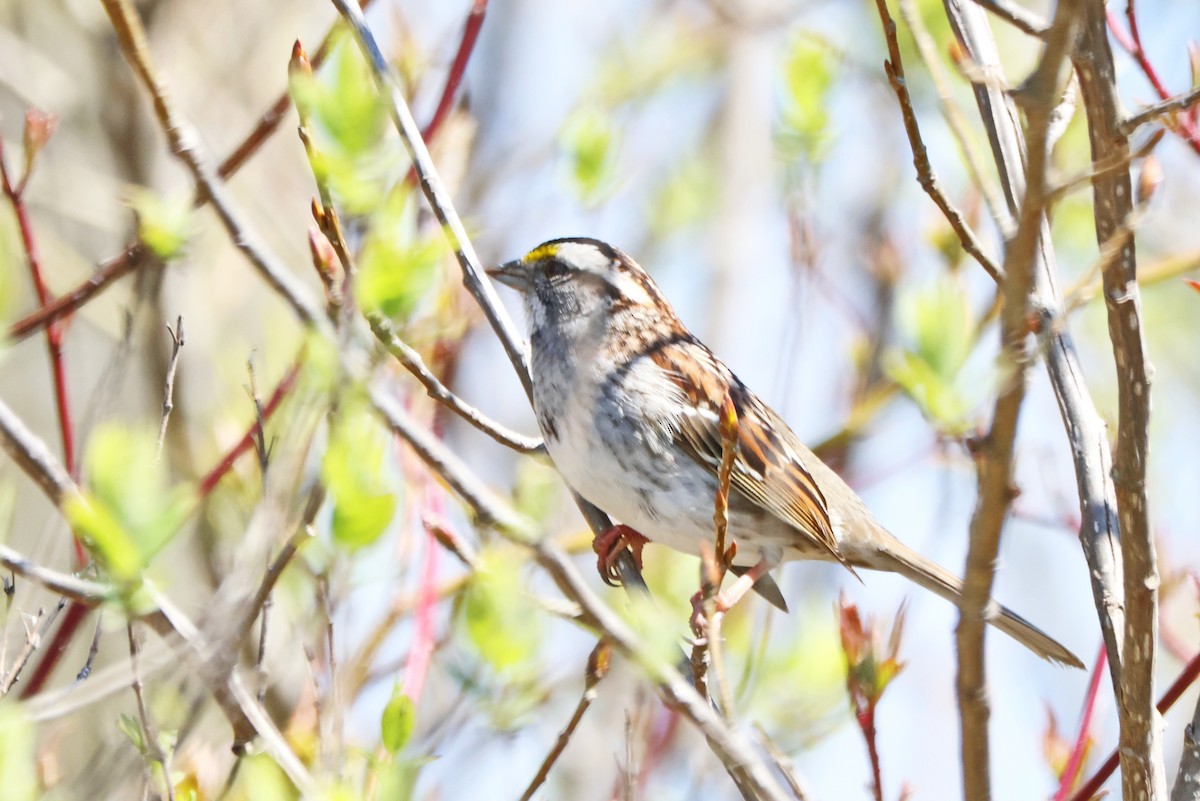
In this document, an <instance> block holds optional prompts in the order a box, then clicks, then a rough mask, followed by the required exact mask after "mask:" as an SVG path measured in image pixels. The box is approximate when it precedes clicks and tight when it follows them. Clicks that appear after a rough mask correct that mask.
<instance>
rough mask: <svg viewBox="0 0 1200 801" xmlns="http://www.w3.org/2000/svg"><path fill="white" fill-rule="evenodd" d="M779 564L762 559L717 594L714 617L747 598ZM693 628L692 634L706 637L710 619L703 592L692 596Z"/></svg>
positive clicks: (775, 561) (776, 561) (691, 622)
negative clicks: (758, 582)
mask: <svg viewBox="0 0 1200 801" xmlns="http://www.w3.org/2000/svg"><path fill="white" fill-rule="evenodd" d="M777 564H778V560H773V559H760V560H758V563H757V564H755V565H754V567H752V568H750V569H749V570H747V571H746V572H745V573H743V574H742V575H740V576H738V578H737V581H735V582H733V583H732V584H730V585H729V586H728V587H727V588H726V589H724V590H722V591H721V592H719V593H718V594H717V597H716V610H715V611H714V613H713V616H714V617H716V616H718V615H724V614H725V613H726V612H728V611H729V610H730V609H732V608H733V605H734V604H736V603H737V602H738V601H740V600H742V598H744V597H745V595H746V593H748V592H750V590H751V589H753V588H754V583H755V582H756V581H758V580H759V579H760V578H762V577H763V576H765V575H767V574H768V573H770V572H771V570H772V569H773V568H774V567H775V565H777ZM689 622H690V624H691V627H692V632H693V633H694V634H695V635H696V636H697V637H702V636H704V632H705V629H707V628H708V618H707V617H706V616H705V614H704V597H703V591H700V592H697V593H696V594H695V595H693V596H692V617H691V620H690V621H689Z"/></svg>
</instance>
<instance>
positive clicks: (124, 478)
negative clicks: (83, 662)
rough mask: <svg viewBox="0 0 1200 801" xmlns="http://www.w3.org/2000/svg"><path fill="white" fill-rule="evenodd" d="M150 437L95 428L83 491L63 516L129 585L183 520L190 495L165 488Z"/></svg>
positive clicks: (109, 426) (144, 432)
mask: <svg viewBox="0 0 1200 801" xmlns="http://www.w3.org/2000/svg"><path fill="white" fill-rule="evenodd" d="M156 451H157V447H156V438H155V434H154V432H152V431H151V430H149V429H147V428H128V427H126V426H123V425H120V424H116V423H105V424H102V425H101V426H99V427H98V428H97V429H96V431H95V432H94V433H93V434H92V436H91V438H90V439H89V440H88V448H87V454H86V456H85V457H84V462H85V465H86V473H85V474H86V475H87V477H88V486H87V487H86V488H85V490H84V493H83V496H82V497H81V498H79V499H75V500H72V501H68V503H67V505H66V508H65V511H66V514H67V517H68V519H69V520H71V522H72V524H73V525H74V526H75V528H76V530H77V531H79V532H80V534H82V535H83V536H84V539H85V540H86V541H87V542H88V544H89V545H90V546H91V547H92V548H93V550H94V551H95V552H96V554H97V556H99V557H100V559H101V561H102V562H103V563H104V564H105V566H106V567H107V568H108V569H109V570H110V571H111V572H112V574H113V576H114V577H116V578H118V579H120V580H122V581H130V580H132V579H134V578H135V577H136V576H137V574H138V573H139V572H140V571H141V570H142V569H143V568H144V567H145V566H146V564H147V563H148V562H149V561H150V560H151V559H152V558H153V557H154V556H155V555H156V554H157V553H158V552H159V551H160V550H162V548H163V546H165V545H166V544H167V543H168V542H169V541H170V540H171V538H172V537H173V536H174V535H175V533H176V532H177V531H178V530H179V527H180V526H181V525H182V524H183V521H184V520H185V519H186V518H187V515H188V513H189V512H190V510H191V508H192V506H193V504H194V503H195V501H194V496H193V494H192V492H191V491H190V490H188V489H187V488H186V487H175V488H171V487H169V486H168V485H167V482H166V479H165V478H164V476H163V469H162V467H161V466H160V465H159V464H158V463H157V458H156Z"/></svg>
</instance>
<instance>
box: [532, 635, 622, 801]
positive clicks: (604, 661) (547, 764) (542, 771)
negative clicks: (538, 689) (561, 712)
mask: <svg viewBox="0 0 1200 801" xmlns="http://www.w3.org/2000/svg"><path fill="white" fill-rule="evenodd" d="M611 651H612V647H611V646H610V645H609V643H608V641H607V640H604V639H601V640H600V641H599V642H598V643H596V647H594V648H593V649H592V653H591V654H590V655H589V656H588V666H587V674H586V676H585V677H584V685H583V695H582V696H580V698H579V703H578V704H576V706H575V712H574V714H572V715H571V719H570V720H569V721H567V725H566V727H565V728H563V730H562V732H561V733H560V734H559V735H558V739H557V740H555V741H554V747H553V748H551V749H550V753H548V754H546V758H545V759H543V760H542V765H541V767H539V768H538V772H537V773H536V774H535V775H534V777H533V779H532V780H531V781H530V782H529V786H528V787H526V788H525V792H524V793H522V794H521V801H529V800H530V799H531V798H533V794H534V793H536V792H537V789H538V788H539V787H541V786H542V784H544V783H545V781H546V777H547V776H549V775H550V769H551V768H553V767H554V763H555V762H557V761H558V758H559V757H560V756H561V755H562V752H563V751H564V750H565V749H566V747H567V743H569V742H571V736H572V735H573V734H574V733H575V729H576V728H578V727H579V723H580V721H582V720H583V716H584V714H585V713H586V712H587V711H588V707H590V706H591V705H592V702H593V701H595V700H596V695H597V690H596V685H598V684H599V683H600V680H601V679H603V678H604V677H605V675H607V673H608V667H609V663H610V661H611V659H612V657H611V655H610V654H611Z"/></svg>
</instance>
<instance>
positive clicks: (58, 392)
mask: <svg viewBox="0 0 1200 801" xmlns="http://www.w3.org/2000/svg"><path fill="white" fill-rule="evenodd" d="M31 113H32V112H31ZM30 120H31V116H30V114H27V115H26V121H25V124H26V128H27V129H28V127H29V126H30V124H31V123H30ZM47 135H48V134H47ZM28 139H29V137H28V135H27V136H26V140H27V141H26V149H27V150H28V149H29V147H30V145H29V142H28ZM32 164H33V154H32V153H29V152H27V153H26V154H25V173H24V175H22V176H21V180H20V181H19V182H18V183H15V184H14V183H13V181H12V178H11V176H10V175H9V173H8V166H7V164H6V163H5V159H4V137H2V136H0V184H2V185H3V189H4V195H5V197H7V198H8V202H9V204H10V205H11V206H12V210H13V214H14V215H15V216H16V218H17V227H18V228H19V229H20V232H21V246H22V247H23V248H24V250H25V261H26V263H27V264H28V265H29V274H30V276H31V277H32V279H33V287H34V291H35V292H36V293H37V300H38V305H39V306H41V307H42V308H45V307H46V306H47V305H49V304H50V303H51V302H52V301H53V300H54V298H53V297H51V295H50V289H49V287H47V286H46V280H45V277H44V275H43V273H42V262H41V258H40V257H39V256H38V248H37V240H36V239H35V238H34V235H33V223H32V222H31V221H30V219H29V210H28V208H27V207H26V206H25V198H24V191H25V187H26V185H27V184H28V182H29V175H30V171H31V170H32ZM62 338H63V328H62V326H61V325H51V326H48V327H47V328H46V349H47V350H48V351H49V353H50V370H51V373H52V375H53V380H54V401H55V405H56V407H57V410H58V428H59V433H60V435H61V437H62V449H63V464H64V465H65V466H66V468H67V472H68V473H70V474H71V475H72V476H76V475H78V472H77V470H76V468H77V465H76V463H75V433H74V430H75V427H74V424H73V423H72V418H71V403H70V397H69V394H68V391H67V365H66V360H65V359H64V358H63V343H62ZM86 563H87V551H86V550H85V549H84V547H83V543H81V542H80V541H79V540H78V539H76V540H75V564H76V565H77V566H79V567H83V565H84V564H86Z"/></svg>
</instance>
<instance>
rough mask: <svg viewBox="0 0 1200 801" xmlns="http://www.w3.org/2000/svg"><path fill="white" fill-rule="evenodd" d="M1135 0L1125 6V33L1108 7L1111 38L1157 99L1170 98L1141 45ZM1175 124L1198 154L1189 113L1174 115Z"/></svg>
mask: <svg viewBox="0 0 1200 801" xmlns="http://www.w3.org/2000/svg"><path fill="white" fill-rule="evenodd" d="M1134 2H1135V0H1129V2H1128V3H1127V4H1126V6H1125V17H1126V19H1128V20H1129V32H1128V33H1126V32H1125V31H1123V30H1122V29H1121V23H1120V22H1119V21H1118V19H1117V12H1115V11H1113V10H1112V9H1109V11H1108V28H1109V30H1110V31H1111V32H1112V35H1113V38H1114V39H1116V40H1117V43H1118V44H1119V45H1121V47H1122V48H1124V49H1125V50H1126V52H1128V53H1129V55H1131V56H1133V59H1134V61H1136V62H1137V63H1138V66H1139V67H1141V69H1142V73H1143V74H1145V76H1146V80H1148V81H1150V85H1151V86H1153V87H1154V91H1155V92H1157V93H1158V98H1159V100H1170V99H1171V96H1172V95H1171V92H1170V91H1168V90H1167V87H1166V86H1165V85H1164V84H1163V82H1162V79H1161V78H1159V77H1158V70H1156V69H1154V65H1153V64H1151V63H1150V58H1149V57H1148V56H1147V55H1146V51H1145V49H1144V48H1143V47H1142V35H1141V33H1140V32H1139V31H1138V23H1137V11H1136V9H1135V7H1134ZM1176 124H1177V125H1178V131H1177V133H1178V134H1179V136H1180V138H1182V139H1183V140H1184V141H1185V142H1187V143H1188V146H1190V147H1191V148H1192V150H1194V151H1196V153H1198V154H1200V130H1197V128H1196V125H1195V124H1194V122H1193V119H1192V117H1191V115H1189V114H1181V115H1179V116H1178V117H1176Z"/></svg>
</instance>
